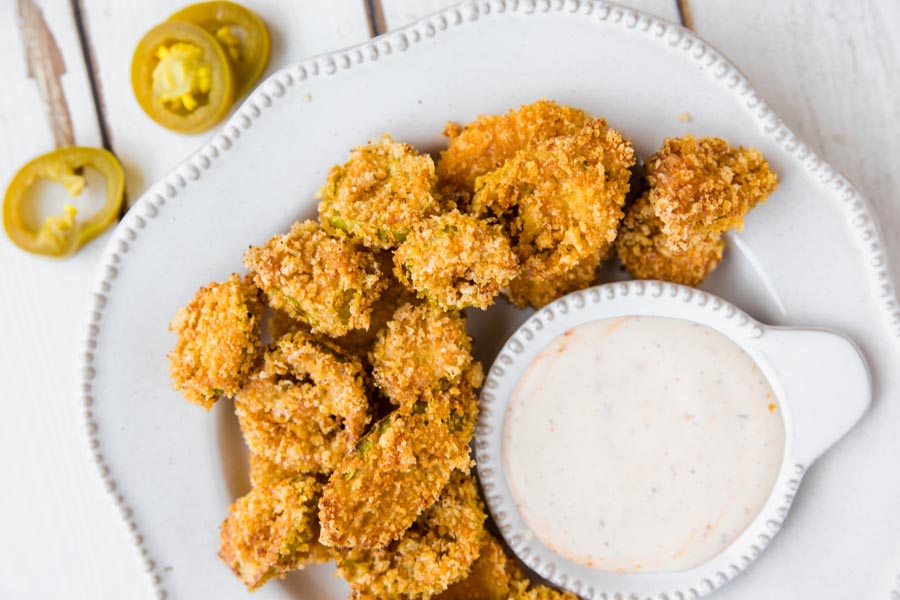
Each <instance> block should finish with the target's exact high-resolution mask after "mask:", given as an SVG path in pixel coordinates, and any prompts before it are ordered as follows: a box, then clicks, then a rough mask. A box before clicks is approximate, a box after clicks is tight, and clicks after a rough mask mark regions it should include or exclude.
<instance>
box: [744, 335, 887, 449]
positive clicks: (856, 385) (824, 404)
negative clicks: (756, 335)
mask: <svg viewBox="0 0 900 600" xmlns="http://www.w3.org/2000/svg"><path fill="white" fill-rule="evenodd" d="M759 341H760V342H761V343H760V349H761V350H762V352H763V355H764V356H765V358H766V359H767V360H768V362H769V363H770V365H771V366H772V368H773V369H774V370H775V373H776V375H777V383H775V382H773V383H775V385H776V388H777V387H778V386H779V385H780V388H781V389H780V390H779V391H780V392H781V394H783V396H781V397H782V398H784V400H783V401H782V410H784V411H785V412H786V413H787V415H788V416H789V419H790V424H791V427H790V431H792V435H791V437H792V441H793V451H792V452H791V454H792V455H793V456H794V458H795V459H796V460H797V462H799V463H800V464H802V465H805V466H808V465H809V464H811V463H812V462H813V461H815V460H816V459H817V458H818V457H819V456H821V454H822V453H823V452H825V451H826V450H827V449H828V448H829V447H830V446H832V445H833V444H834V443H835V442H837V441H838V440H839V439H841V437H843V436H844V434H846V433H847V432H848V431H850V429H851V428H852V427H853V426H854V425H856V423H857V422H858V421H859V419H860V418H861V417H862V416H863V414H865V412H866V410H867V409H868V408H869V404H870V402H871V399H872V382H871V377H870V375H869V369H868V366H867V365H866V361H865V359H864V358H863V355H862V353H861V352H860V350H859V348H858V347H857V346H856V344H854V343H853V342H852V341H851V340H850V339H849V338H847V337H844V336H843V335H841V334H838V333H834V332H831V331H824V330H818V329H780V328H777V327H772V328H769V329H768V331H767V332H766V334H765V335H763V337H762V338H761V339H760V340H759Z"/></svg>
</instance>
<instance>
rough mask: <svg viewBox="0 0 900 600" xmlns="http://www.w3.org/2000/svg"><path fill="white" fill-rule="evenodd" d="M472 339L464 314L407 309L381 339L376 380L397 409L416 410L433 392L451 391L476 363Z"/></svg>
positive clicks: (376, 348) (377, 345) (417, 307)
mask: <svg viewBox="0 0 900 600" xmlns="http://www.w3.org/2000/svg"><path fill="white" fill-rule="evenodd" d="M471 352H472V339H471V338H470V337H469V334H468V333H466V321H465V319H464V318H463V317H462V316H461V315H460V314H459V313H458V312H441V311H440V310H438V309H436V308H432V307H430V306H428V305H425V304H421V305H411V304H405V305H403V306H401V307H400V308H399V309H397V312H395V313H394V316H393V317H392V318H391V320H390V321H389V322H388V324H387V326H386V327H385V328H384V329H382V330H381V333H379V334H378V339H377V340H376V341H375V346H374V347H373V348H372V356H371V361H372V365H373V369H372V377H373V378H374V379H375V384H376V385H377V386H378V387H379V388H380V389H381V391H382V392H384V394H385V395H387V397H388V398H389V399H390V400H391V402H393V403H394V404H397V405H400V406H406V407H409V406H412V405H413V404H414V403H415V402H416V401H417V400H418V399H419V398H420V397H421V396H422V394H423V393H424V392H425V391H427V390H436V389H441V388H448V387H450V386H451V385H453V384H454V383H455V382H456V381H458V380H459V378H460V376H461V375H462V373H463V371H464V370H465V369H466V367H468V366H469V365H470V364H471V362H472V354H471Z"/></svg>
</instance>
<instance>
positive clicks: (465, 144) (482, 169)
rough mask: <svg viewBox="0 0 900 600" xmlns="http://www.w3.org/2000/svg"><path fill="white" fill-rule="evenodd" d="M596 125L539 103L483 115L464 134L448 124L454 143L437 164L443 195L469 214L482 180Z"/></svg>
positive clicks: (581, 115) (580, 114)
mask: <svg viewBox="0 0 900 600" xmlns="http://www.w3.org/2000/svg"><path fill="white" fill-rule="evenodd" d="M590 120H591V117H590V115H588V114H587V113H586V112H584V111H583V110H578V109H577V108H572V107H569V106H560V105H559V104H557V103H556V102H552V101H550V100H539V101H537V102H535V103H533V104H528V105H523V106H521V107H519V108H518V109H512V110H510V111H509V112H507V113H506V114H503V115H481V116H480V117H478V119H476V120H475V121H472V122H471V123H469V124H468V125H466V126H465V127H464V128H460V127H459V126H458V125H456V124H454V123H448V124H447V126H446V127H445V128H444V135H446V136H447V137H448V138H450V143H449V146H448V147H447V149H446V150H444V151H443V152H441V158H440V160H438V163H437V176H438V185H439V187H440V189H441V192H442V194H444V195H446V196H447V197H448V198H451V199H454V200H455V201H456V202H457V204H458V205H459V206H460V207H461V208H465V207H466V206H467V204H468V201H469V200H470V199H471V196H472V194H473V192H474V191H475V180H476V179H478V178H479V177H481V176H482V175H486V174H487V173H490V172H491V171H493V170H494V169H497V168H498V167H500V166H501V165H502V164H503V163H505V162H506V161H507V160H509V159H510V158H512V157H513V156H514V155H515V154H516V153H517V152H519V151H520V150H530V149H532V148H534V147H535V146H537V145H538V144H540V143H541V142H543V141H545V140H548V139H550V138H554V137H557V136H560V135H573V134H575V133H577V132H578V131H579V130H580V129H581V128H582V127H583V126H584V125H585V124H586V123H587V122H588V121H590Z"/></svg>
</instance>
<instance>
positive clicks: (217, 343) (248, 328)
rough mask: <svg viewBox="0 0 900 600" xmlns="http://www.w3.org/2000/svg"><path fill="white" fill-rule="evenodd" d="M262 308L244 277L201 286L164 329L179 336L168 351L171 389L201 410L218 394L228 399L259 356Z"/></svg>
mask: <svg viewBox="0 0 900 600" xmlns="http://www.w3.org/2000/svg"><path fill="white" fill-rule="evenodd" d="M262 309H263V304H262V301H261V298H260V293H259V290H258V289H257V288H256V286H255V285H253V283H252V282H251V281H250V280H249V278H248V279H245V280H241V278H240V276H239V275H236V274H234V275H232V276H231V277H229V278H228V280H227V281H225V282H224V283H210V284H209V285H207V286H206V287H203V288H200V290H199V291H198V292H197V294H196V295H195V296H194V298H193V299H192V300H191V301H190V302H189V303H188V304H187V305H186V306H184V307H183V308H182V309H181V310H179V311H178V313H177V314H176V315H175V318H174V319H172V322H171V324H170V325H169V330H170V331H172V332H174V333H176V334H178V341H177V342H176V343H175V347H174V348H173V349H172V351H171V352H169V375H170V376H171V378H172V385H173V386H174V387H175V389H177V390H180V391H181V393H182V394H183V395H184V397H185V398H187V399H188V400H190V401H191V402H193V403H194V404H199V405H200V406H202V407H203V408H205V409H206V410H209V409H210V408H212V405H213V404H215V402H216V400H217V399H218V398H219V396H233V395H234V394H235V393H236V392H237V391H238V389H240V387H241V385H243V383H244V381H245V380H246V379H247V377H248V376H249V375H250V372H251V371H252V370H253V366H254V363H255V362H256V359H257V356H258V355H259V347H260V321H261V317H262Z"/></svg>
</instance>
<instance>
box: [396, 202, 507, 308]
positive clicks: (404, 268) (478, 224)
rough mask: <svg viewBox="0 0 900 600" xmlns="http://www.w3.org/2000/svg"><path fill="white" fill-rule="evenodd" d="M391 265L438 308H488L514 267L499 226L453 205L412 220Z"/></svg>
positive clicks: (410, 285)
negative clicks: (421, 219) (414, 220)
mask: <svg viewBox="0 0 900 600" xmlns="http://www.w3.org/2000/svg"><path fill="white" fill-rule="evenodd" d="M394 265H395V266H394V274H395V275H396V277H397V278H398V279H399V280H400V281H402V282H403V283H404V284H405V285H406V286H408V287H409V288H411V289H413V290H415V292H416V293H417V294H418V296H419V297H420V298H422V299H424V300H427V301H428V302H429V303H431V304H433V305H435V306H437V307H439V308H441V309H442V310H462V309H463V308H466V307H468V306H477V307H478V308H482V309H484V308H487V307H488V306H490V305H491V304H492V303H493V301H494V297H495V296H496V295H497V294H498V293H499V292H500V288H502V287H504V286H506V285H507V284H508V283H509V281H510V280H511V279H512V278H513V277H514V276H515V274H516V271H517V268H518V262H517V261H516V257H515V255H514V254H513V252H512V249H511V248H510V245H509V240H508V239H507V238H506V236H505V235H503V231H502V230H501V229H500V227H498V226H496V225H490V224H488V223H486V222H485V221H483V220H481V219H478V218H476V217H473V216H470V215H464V214H461V213H459V212H458V211H455V210H454V211H452V212H448V213H445V214H442V215H438V216H434V217H431V218H429V219H426V220H424V221H420V222H419V223H417V224H416V225H414V226H413V229H412V232H411V233H410V235H409V236H408V237H407V238H406V241H404V242H403V243H402V244H400V247H398V248H397V250H396V252H394Z"/></svg>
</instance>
